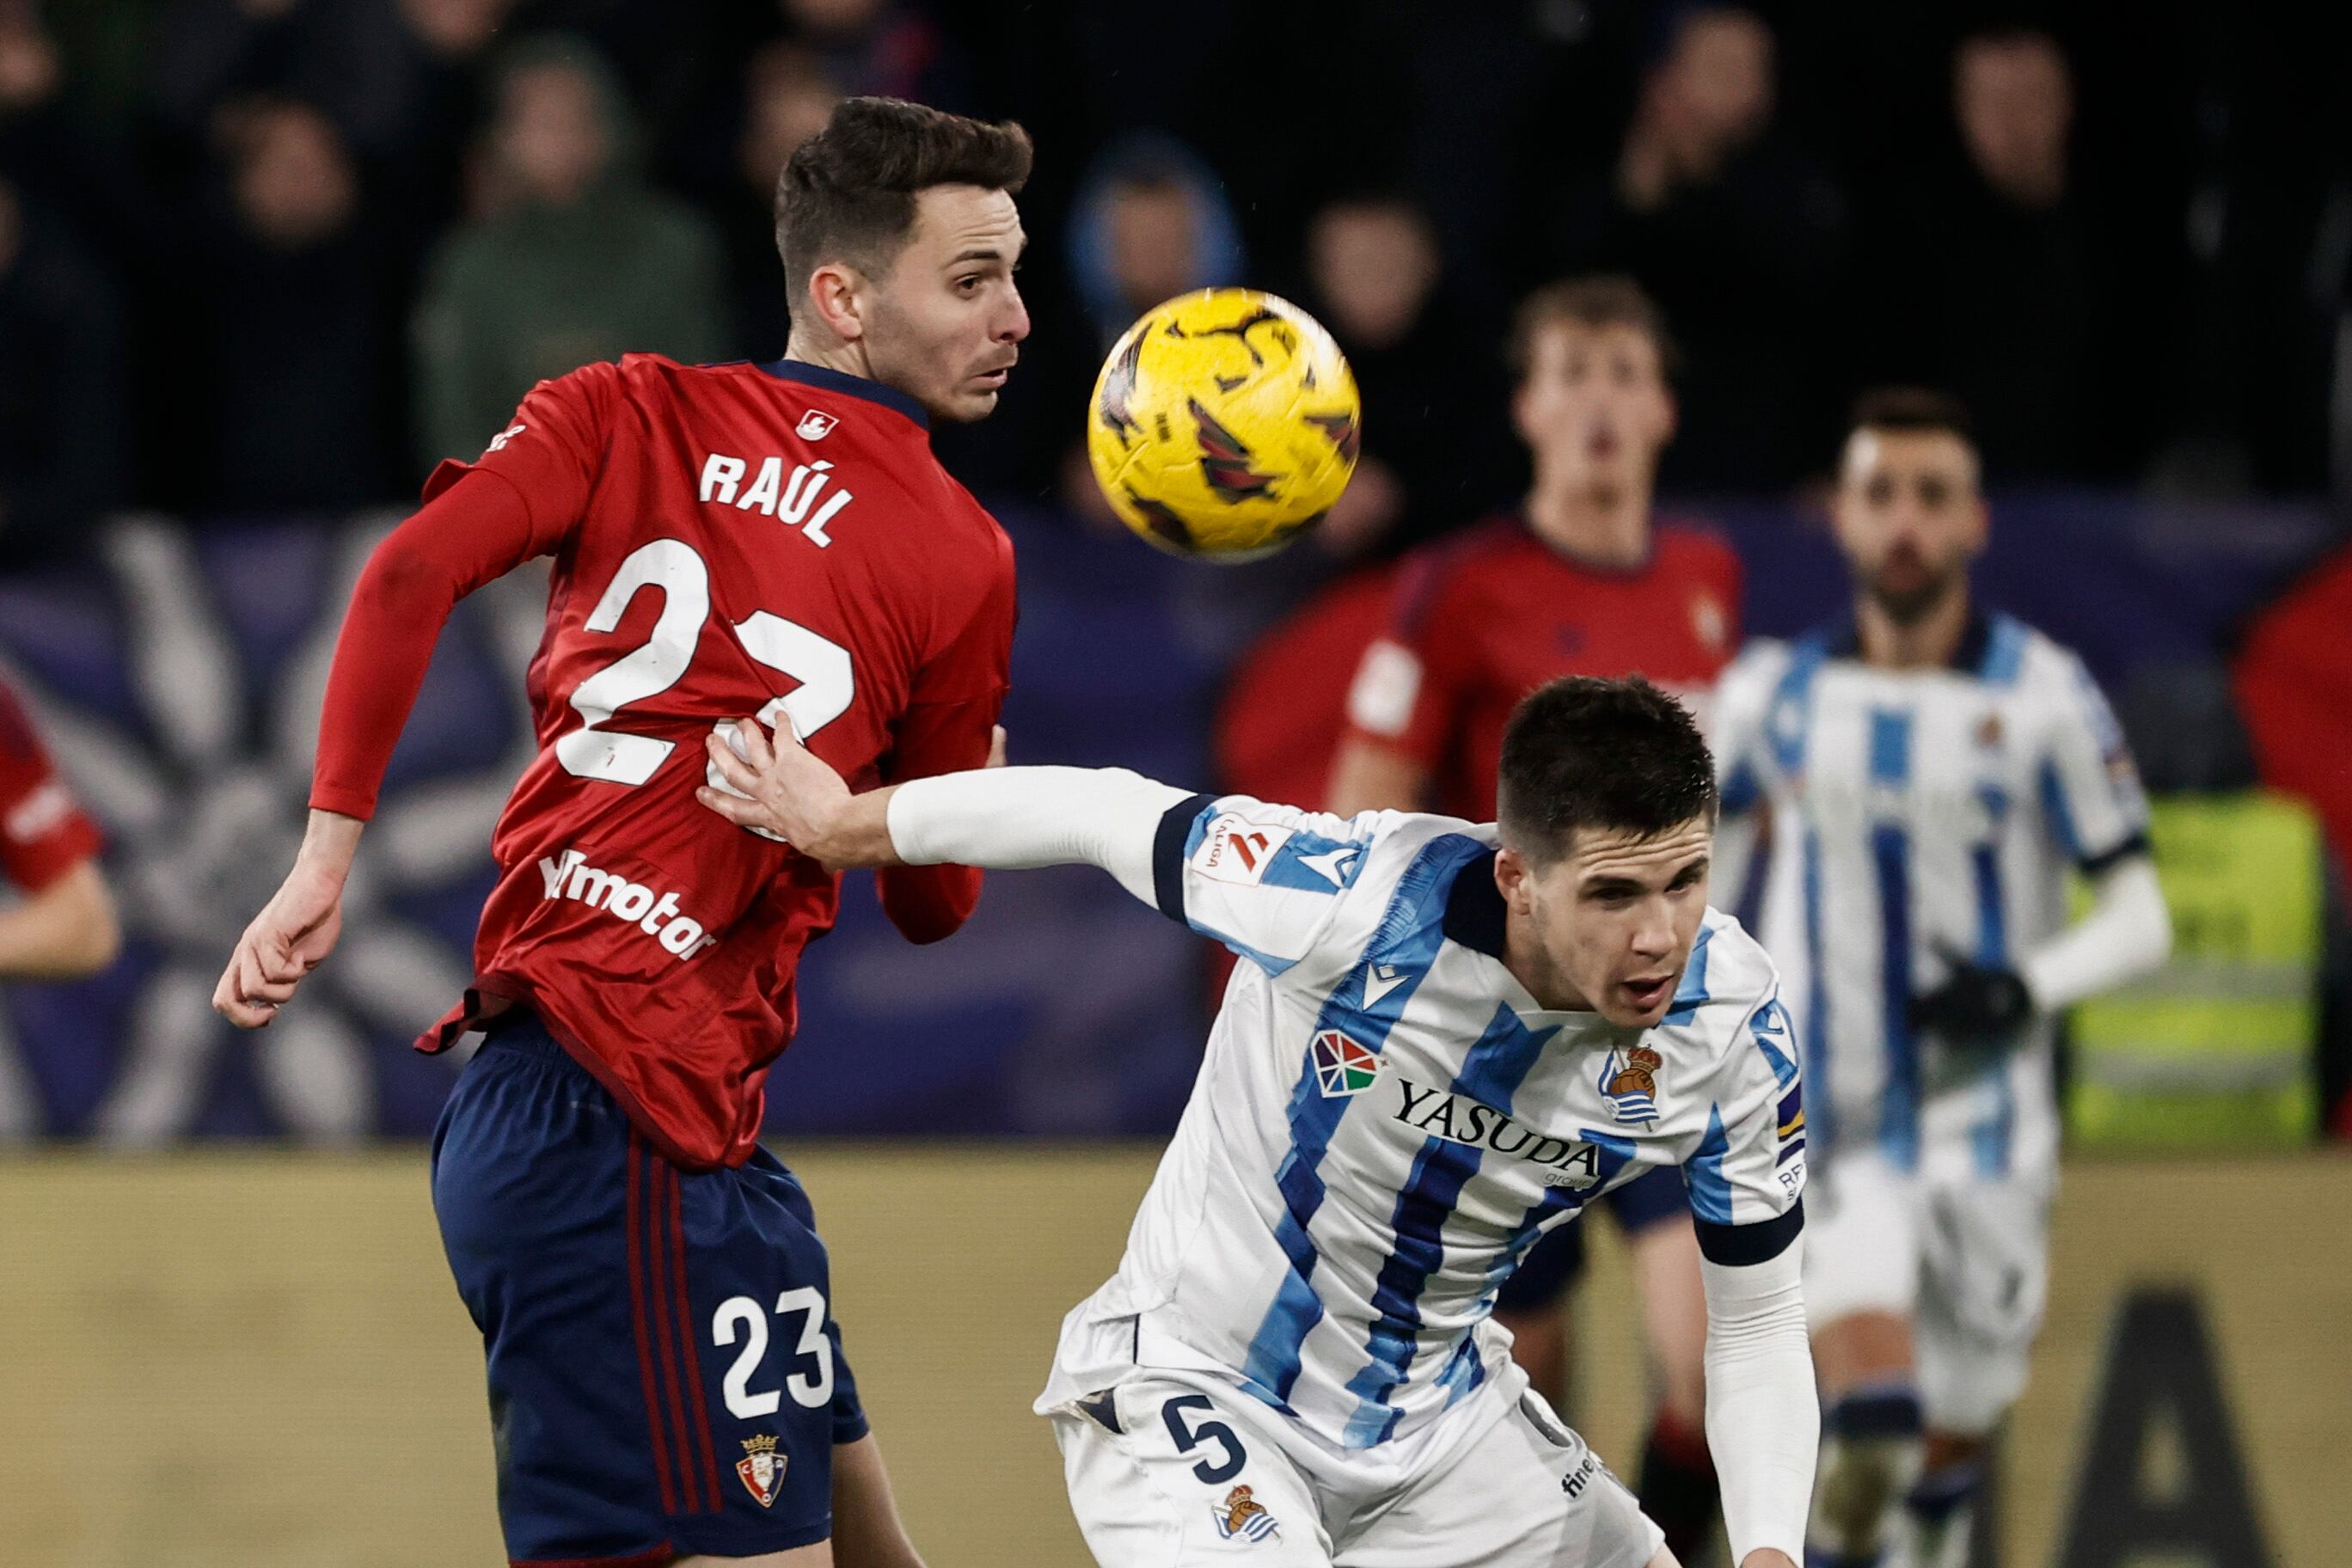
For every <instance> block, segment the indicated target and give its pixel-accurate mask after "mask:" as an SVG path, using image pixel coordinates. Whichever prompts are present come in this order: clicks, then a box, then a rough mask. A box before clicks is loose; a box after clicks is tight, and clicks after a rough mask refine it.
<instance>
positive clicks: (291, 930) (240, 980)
mask: <svg viewBox="0 0 2352 1568" xmlns="http://www.w3.org/2000/svg"><path fill="white" fill-rule="evenodd" d="M365 826H367V825H366V824H365V823H363V822H362V821H361V820H360V819H359V818H357V817H355V816H341V814H339V813H336V812H331V811H316V810H314V811H312V812H311V813H310V829H309V831H307V832H306V833H304V834H303V836H302V847H301V850H300V851H299V853H298V854H297V855H296V856H295V858H294V868H293V869H292V870H291V871H289V872H288V873H287V874H286V880H285V881H284V882H283V883H282V884H280V885H279V887H278V891H277V893H276V895H275V896H273V897H272V898H271V899H270V900H269V902H268V903H267V904H264V905H263V906H262V909H261V912H260V913H259V914H257V915H256V916H254V917H253V923H252V924H251V925H248V926H247V927H246V928H245V934H244V935H243V936H241V937H239V938H237V939H236V952H232V953H230V954H229V960H228V967H227V968H226V969H225V970H223V971H222V972H221V977H220V984H218V985H216V986H215V987H214V988H213V1010H214V1011H215V1012H217V1013H218V1014H220V1016H223V1017H224V1018H226V1019H227V1020H228V1021H229V1022H230V1023H232V1024H235V1025H236V1026H237V1027H239V1028H241V1029H258V1028H260V1027H262V1026H264V1025H266V1024H268V1022H269V1021H270V1020H271V1019H272V1018H275V1017H276V1016H278V1008H279V1007H281V1006H283V1005H286V1003H287V1002H289V1000H291V999H292V997H293V995H294V988H295V987H296V986H298V985H299V984H301V983H302V979H303V977H304V976H305V975H307V974H309V973H310V971H312V970H314V969H316V968H318V967H319V965H320V963H321V962H322V961H323V960H324V959H325V958H326V956H327V954H328V953H329V952H332V951H333V950H334V946H335V939H336V938H337V937H339V936H341V934H342V931H343V883H344V881H345V879H348V878H349V877H350V875H351V870H352V856H353V855H355V854H356V853H358V850H359V844H360V832H361V830H362V828H364V827H365Z"/></svg>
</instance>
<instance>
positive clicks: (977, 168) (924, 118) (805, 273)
mask: <svg viewBox="0 0 2352 1568" xmlns="http://www.w3.org/2000/svg"><path fill="white" fill-rule="evenodd" d="M1030 152H1031V149H1030V145H1029V132H1026V131H1024V130H1023V129H1022V128H1021V127H1020V126H1019V125H1018V124H1016V123H1015V122H1014V121H1010V120H1005V121H998V122H997V123H995V124H993V125H992V124H989V123H988V122H987V121H980V120H968V119H966V118H965V117H964V116H962V115H961V114H950V113H948V112H946V111H945V110H938V109H931V108H929V107H927V106H925V105H923V104H919V103H908V102H907V101H906V100H903V99H897V98H845V99H844V100H841V102H840V103H838V104H836V105H835V108H834V110H833V118H832V119H831V120H830V121H827V122H826V124H825V128H824V130H823V131H822V132H818V133H817V134H816V135H814V136H812V137H810V138H809V139H808V140H807V141H806V142H802V143H801V144H800V146H799V148H798V149H796V150H795V151H794V152H793V155H792V157H791V159H790V160H788V161H787V162H786V163H785V164H784V168H783V173H782V174H779V175H778V176H777V177H776V250H777V253H778V254H779V255H781V256H782V258H784V283H785V287H786V288H787V289H789V290H790V299H789V303H790V305H791V309H792V313H793V318H794V319H795V320H798V319H799V318H800V316H801V314H802V312H803V310H806V309H807V300H808V282H809V275H810V274H811V273H813V272H814V271H815V270H816V269H817V268H819V267H821V266H823V265H824V263H825V262H827V261H847V262H850V263H851V264H852V265H854V266H856V268H858V270H859V271H861V272H865V273H866V274H867V275H869V276H874V275H877V274H879V273H880V272H882V271H884V270H886V269H887V268H888V267H889V265H890V262H891V260H892V258H895V257H896V256H897V255H898V247H900V246H902V245H904V244H905V243H906V240H907V236H908V234H909V233H910V232H911V231H912V230H913V228H914V226H915V197H916V195H918V194H919V193H920V192H922V191H926V190H929V188H930V187H931V186H933V185H979V186H982V188H984V189H987V190H992V191H1005V192H1009V193H1013V194H1016V195H1017V194H1018V193H1019V192H1020V189H1021V187H1022V185H1023V184H1024V183H1026V182H1027V180H1028V178H1029V159H1030Z"/></svg>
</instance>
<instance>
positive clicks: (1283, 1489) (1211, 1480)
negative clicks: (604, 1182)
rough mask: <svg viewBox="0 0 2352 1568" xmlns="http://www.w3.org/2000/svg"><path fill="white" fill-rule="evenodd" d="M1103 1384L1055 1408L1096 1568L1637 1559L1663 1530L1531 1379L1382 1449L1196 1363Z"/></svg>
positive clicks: (1420, 1566)
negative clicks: (1307, 1424)
mask: <svg viewBox="0 0 2352 1568" xmlns="http://www.w3.org/2000/svg"><path fill="white" fill-rule="evenodd" d="M1522 1381H1523V1380H1522ZM1108 1399H1109V1405H1108V1408H1106V1407H1105V1406H1104V1405H1102V1404H1101V1403H1099V1402H1097V1403H1095V1404H1093V1405H1090V1406H1089V1408H1091V1409H1094V1410H1096V1411H1097V1412H1100V1413H1101V1415H1076V1414H1072V1413H1071V1412H1070V1411H1069V1410H1068V1409H1066V1408H1065V1409H1063V1410H1061V1411H1058V1412H1056V1413H1055V1415H1054V1417H1053V1420H1054V1436H1055V1440H1056V1441H1057V1442H1059V1443H1060V1444H1061V1447H1062V1466H1063V1469H1064V1472H1065V1474H1066V1476H1067V1478H1068V1481H1069V1488H1070V1507H1071V1510H1073V1511H1074V1512H1075V1513H1076V1515H1077V1520H1078V1528H1079V1529H1080V1530H1081V1531H1084V1532H1085V1534H1086V1538H1087V1547H1088V1548H1089V1549H1090V1550H1091V1551H1092V1552H1094V1555H1095V1561H1096V1562H1097V1563H1100V1564H1102V1565H1103V1568H1191V1565H1192V1564H1196V1563H1248V1564H1261V1565H1263V1568H1465V1565H1466V1564H1470V1563H1478V1564H1482V1565H1486V1568H1643V1564H1645V1563H1648V1562H1649V1561H1650V1559H1651V1558H1652V1557H1654V1556H1655V1555H1656V1554H1657V1552H1658V1549H1659V1547H1660V1546H1661V1545H1663V1544H1664V1536H1663V1535H1661V1534H1660V1533H1659V1531H1658V1527H1657V1526H1656V1525H1654V1524H1653V1523H1651V1522H1650V1521H1649V1520H1648V1519H1647V1518H1645V1517H1644V1516H1643V1513H1642V1510H1641V1507H1640V1505H1639V1504H1637V1503H1636V1502H1635V1501H1634V1500H1633V1494H1632V1493H1631V1492H1629V1491H1627V1490H1626V1489H1625V1488H1624V1486H1623V1484H1622V1483H1621V1482H1620V1481H1619V1480H1618V1479H1617V1478H1616V1477H1615V1476H1614V1475H1612V1474H1611V1473H1610V1471H1609V1469H1608V1468H1607V1467H1606V1466H1604V1465H1602V1464H1601V1461H1600V1459H1599V1458H1596V1457H1595V1456H1594V1455H1593V1453H1592V1450H1591V1448H1589V1447H1586V1446H1585V1442H1584V1439H1583V1438H1581V1437H1580V1436H1577V1435H1576V1434H1575V1433H1574V1432H1572V1431H1570V1429H1569V1428H1568V1427H1567V1426H1565V1425H1563V1424H1562V1423H1561V1422H1560V1420H1559V1417H1558V1416H1556V1415H1553V1414H1552V1413H1551V1407H1550V1406H1549V1405H1546V1404H1545V1403H1544V1402H1543V1398H1542V1396H1541V1395H1539V1394H1536V1393H1534V1392H1533V1391H1532V1390H1529V1391H1527V1392H1525V1393H1523V1394H1520V1395H1519V1396H1518V1398H1517V1401H1516V1402H1515V1403H1513V1404H1512V1405H1510V1406H1509V1407H1508V1408H1507V1410H1505V1411H1504V1412H1503V1413H1502V1414H1501V1415H1500V1416H1499V1418H1497V1417H1496V1415H1494V1413H1492V1412H1491V1411H1488V1412H1484V1413H1482V1414H1483V1415H1484V1417H1485V1419H1486V1429H1485V1430H1484V1431H1483V1432H1480V1433H1478V1434H1477V1435H1475V1436H1471V1437H1469V1438H1468V1439H1467V1440H1465V1441H1461V1442H1455V1443H1452V1444H1450V1445H1448V1444H1445V1443H1444V1442H1443V1441H1439V1442H1436V1443H1428V1442H1423V1441H1421V1440H1417V1439H1416V1440H1408V1442H1407V1443H1406V1444H1405V1445H1404V1447H1405V1448H1406V1450H1407V1451H1406V1453H1404V1454H1401V1455H1399V1456H1397V1457H1396V1458H1394V1459H1392V1458H1390V1457H1389V1456H1387V1455H1386V1454H1384V1453H1383V1452H1382V1451H1381V1450H1373V1451H1372V1452H1370V1453H1369V1454H1364V1455H1354V1454H1348V1453H1345V1452H1343V1451H1341V1450H1339V1449H1336V1448H1333V1447H1329V1446H1328V1445H1327V1444H1324V1443H1321V1442H1319V1441H1318V1440H1317V1439H1315V1438H1313V1437H1311V1436H1307V1434H1306V1433H1305V1432H1304V1431H1303V1430H1302V1429H1300V1428H1299V1426H1297V1423H1296V1422H1295V1421H1293V1420H1292V1419H1291V1418H1290V1417H1288V1416H1286V1415H1282V1414H1281V1413H1280V1412H1278V1411H1276V1410H1274V1409H1271V1408H1269V1407H1268V1406H1266V1405H1263V1404H1261V1403H1260V1402H1259V1401H1257V1400H1256V1399H1255V1398H1253V1397H1251V1396H1250V1395H1249V1394H1244V1393H1243V1392H1241V1391H1240V1390H1238V1389H1235V1388H1234V1387H1233V1386H1231V1385H1230V1384H1223V1383H1221V1382H1220V1381H1218V1380H1217V1379H1216V1378H1214V1377H1213V1376H1212V1375H1209V1374H1204V1373H1165V1372H1160V1371H1157V1370H1155V1371H1153V1372H1151V1373H1149V1374H1148V1375H1145V1376H1141V1377H1138V1378H1135V1379H1133V1380H1131V1381H1129V1382H1126V1383H1122V1384H1119V1385H1118V1387H1117V1388H1115V1389H1113V1390H1112V1391H1110V1394H1108ZM1463 1414H1464V1415H1470V1414H1471V1412H1469V1411H1467V1410H1465V1411H1464V1412H1463ZM1103 1416H1108V1417H1109V1419H1110V1420H1111V1421H1114V1422H1116V1424H1117V1426H1118V1430H1117V1431H1114V1430H1112V1429H1111V1426H1108V1425H1106V1424H1105V1421H1104V1419H1103V1418H1102V1417H1103ZM1413 1453H1423V1454H1426V1455H1427V1456H1428V1458H1429V1462H1428V1463H1427V1464H1426V1465H1425V1466H1423V1467H1421V1468H1422V1469H1423V1470H1424V1471H1425V1473H1415V1467H1414V1466H1413V1464H1412V1458H1411V1456H1412V1454H1413ZM1399 1459H1401V1460H1402V1464H1400V1463H1399V1462H1397V1461H1398V1460H1399Z"/></svg>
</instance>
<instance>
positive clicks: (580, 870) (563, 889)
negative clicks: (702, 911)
mask: <svg viewBox="0 0 2352 1568" xmlns="http://www.w3.org/2000/svg"><path fill="white" fill-rule="evenodd" d="M539 875H540V879H541V881H543V882H544V883H545V884H546V887H547V891H546V895H545V896H546V897H548V898H550V899H570V900H572V901H573V902H575V903H582V904H586V905H587V906H588V907H589V908H590V909H592V910H604V912H605V913H606V914H609V915H611V916H613V917H614V919H615V920H623V921H628V922H629V923H630V924H631V925H633V926H635V927H636V928H637V929H638V930H639V931H643V932H645V933H646V935H647V936H649V937H651V938H653V939H654V940H655V941H656V942H659V943H661V944H662V950H663V951H664V952H667V953H669V954H670V955H671V956H672V957H674V958H677V959H680V960H684V959H689V958H692V957H693V956H694V955H695V954H697V953H698V952H701V951H702V950H703V949H704V948H707V947H711V946H715V945H716V944H717V943H718V941H719V939H718V938H717V937H715V936H711V935H709V934H708V933H706V932H705V931H703V929H702V922H701V921H697V920H694V919H692V918H691V917H689V916H687V915H682V914H679V913H678V912H677V894H676V893H656V892H655V891H654V890H653V889H651V888H648V887H646V885H645V884H644V883H642V882H632V881H630V880H629V879H627V878H626V877H623V876H619V875H617V874H615V873H614V872H611V871H600V870H598V869H597V868H595V867H593V866H591V865H590V864H588V859H587V857H586V856H584V855H583V854H582V853H581V852H580V851H579V850H577V849H566V850H565V851H564V852H563V854H562V857H561V858H558V857H556V856H553V855H542V856H541V857H540V858H539Z"/></svg>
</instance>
